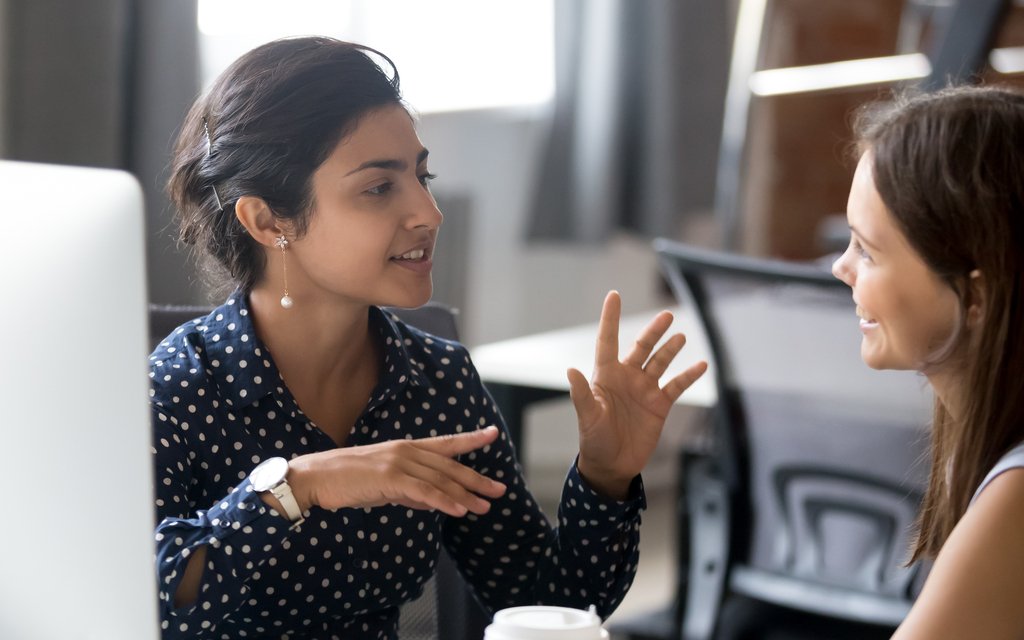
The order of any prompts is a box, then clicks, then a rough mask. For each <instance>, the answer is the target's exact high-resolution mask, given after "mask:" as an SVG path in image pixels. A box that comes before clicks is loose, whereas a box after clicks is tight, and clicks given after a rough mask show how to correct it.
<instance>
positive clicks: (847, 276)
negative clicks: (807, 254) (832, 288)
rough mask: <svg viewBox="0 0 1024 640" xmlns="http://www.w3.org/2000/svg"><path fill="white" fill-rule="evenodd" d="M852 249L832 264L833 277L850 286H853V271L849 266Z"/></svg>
mask: <svg viewBox="0 0 1024 640" xmlns="http://www.w3.org/2000/svg"><path fill="white" fill-rule="evenodd" d="M849 257H850V249H849V248H847V250H846V251H844V252H843V253H842V254H840V255H839V257H838V258H836V259H835V261H834V262H833V263H832V275H834V276H835V277H836V278H838V279H840V280H842V281H843V282H845V283H846V284H847V285H849V286H851V287H852V286H853V275H852V274H853V271H852V270H851V269H850V265H849Z"/></svg>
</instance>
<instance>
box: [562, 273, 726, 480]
mask: <svg viewBox="0 0 1024 640" xmlns="http://www.w3.org/2000/svg"><path fill="white" fill-rule="evenodd" d="M621 309H622V300H621V299H620V298H619V294H618V293H617V292H615V291H612V292H609V293H608V295H607V297H605V300H604V307H603V308H602V310H601V321H600V323H599V325H598V332H597V346H596V349H595V356H594V374H593V376H592V379H591V381H590V382H589V383H588V382H587V379H586V377H585V376H584V375H583V374H582V373H580V371H579V370H577V369H569V371H568V377H569V386H570V395H571V396H572V401H573V404H574V405H575V407H576V415H577V418H578V420H579V431H580V456H579V461H578V463H577V464H578V467H579V471H580V474H581V475H582V476H583V477H584V478H585V479H586V480H587V482H588V483H589V484H590V485H591V486H592V487H594V489H596V490H597V491H599V492H601V493H603V494H605V495H607V496H609V497H613V498H617V499H622V498H625V497H626V494H627V492H628V489H629V483H630V482H631V481H632V480H633V478H634V477H635V476H636V475H637V474H638V473H640V471H641V470H643V468H644V466H645V465H646V464H647V461H648V460H649V459H650V457H651V454H652V453H653V452H654V449H655V447H656V446H657V445H658V438H659V437H660V436H661V430H662V428H663V427H664V426H665V418H666V417H667V416H668V412H669V409H671V408H672V404H673V403H674V402H675V401H676V399H677V398H678V397H679V396H680V394H682V392H683V391H685V390H686V389H687V388H689V386H690V385H692V384H693V383H694V381H696V380H697V378H699V377H700V376H701V375H703V374H704V372H705V371H706V370H707V366H708V365H707V363H706V362H703V361H701V362H698V363H696V364H694V365H692V366H691V367H689V368H688V369H687V370H686V371H684V372H682V373H680V374H679V375H677V376H675V377H674V378H672V379H671V380H669V381H668V383H667V384H666V385H665V386H664V387H661V386H659V379H660V378H661V376H662V374H664V373H665V370H666V369H668V366H669V364H670V363H671V362H672V360H673V359H674V358H675V357H676V354H678V353H679V351H680V349H682V348H683V345H684V344H686V337H685V336H684V335H683V334H681V333H677V334H675V335H673V336H671V337H670V338H669V339H668V340H666V341H665V343H664V344H662V345H661V347H659V348H658V350H657V351H655V352H654V354H653V355H651V352H652V351H653V350H654V346H655V344H657V342H658V340H660V339H661V337H662V336H663V335H664V334H665V332H666V331H667V330H668V328H669V326H670V325H671V324H672V314H671V313H669V312H668V311H662V312H661V313H659V314H658V315H656V316H655V317H654V319H652V320H651V322H650V323H649V324H648V325H647V326H646V327H645V328H644V330H643V331H641V332H640V335H639V336H638V337H637V339H636V342H635V343H634V345H633V349H632V351H630V353H629V355H627V356H626V358H625V359H624V360H621V361H620V360H619V316H620V313H621Z"/></svg>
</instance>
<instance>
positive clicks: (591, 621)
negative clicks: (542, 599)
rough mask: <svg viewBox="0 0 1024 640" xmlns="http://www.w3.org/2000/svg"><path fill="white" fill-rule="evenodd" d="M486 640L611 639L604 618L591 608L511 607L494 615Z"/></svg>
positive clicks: (486, 631) (486, 630) (485, 632)
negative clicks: (603, 621)
mask: <svg viewBox="0 0 1024 640" xmlns="http://www.w3.org/2000/svg"><path fill="white" fill-rule="evenodd" d="M484 640H608V632H607V631H605V630H604V629H602V628H601V618H600V617H599V616H598V615H597V609H596V608H595V607H594V606H593V605H591V606H590V609H589V610H588V611H583V610H580V609H569V608H567V607H546V606H529V607H511V608H509V609H502V610H501V611H498V612H497V613H495V614H494V620H493V621H492V622H491V624H489V625H488V626H487V628H486V629H485V630H484Z"/></svg>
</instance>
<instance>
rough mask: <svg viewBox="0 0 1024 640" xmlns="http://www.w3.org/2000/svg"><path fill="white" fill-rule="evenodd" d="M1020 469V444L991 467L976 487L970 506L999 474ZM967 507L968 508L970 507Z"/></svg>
mask: <svg viewBox="0 0 1024 640" xmlns="http://www.w3.org/2000/svg"><path fill="white" fill-rule="evenodd" d="M1021 467H1024V443H1021V444H1019V445H1017V446H1016V447H1014V448H1012V449H1010V450H1009V451H1007V452H1006V454H1004V455H1003V457H1002V458H1000V459H999V462H997V463H996V465H995V466H994V467H992V470H991V471H989V472H988V475H986V476H985V479H984V480H982V481H981V484H980V485H978V489H977V491H975V492H974V497H972V498H971V504H974V501H975V500H977V499H978V496H979V495H981V492H982V491H983V490H984V489H985V487H987V486H988V483H990V482H992V481H993V480H995V478H996V476H998V475H999V474H1000V473H1002V472H1004V471H1009V470H1010V469H1019V468H1021ZM967 506H968V508H970V505H967Z"/></svg>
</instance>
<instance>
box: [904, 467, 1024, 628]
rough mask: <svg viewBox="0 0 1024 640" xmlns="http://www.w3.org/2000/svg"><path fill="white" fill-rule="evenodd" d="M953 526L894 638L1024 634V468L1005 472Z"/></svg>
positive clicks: (994, 479)
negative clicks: (1023, 599)
mask: <svg viewBox="0 0 1024 640" xmlns="http://www.w3.org/2000/svg"><path fill="white" fill-rule="evenodd" d="M984 489H985V490H984V491H983V492H982V493H981V494H980V495H979V496H978V498H977V500H976V501H975V502H974V504H972V506H971V507H970V508H968V510H967V512H966V513H965V514H964V516H963V518H961V520H960V522H958V523H957V525H956V527H955V528H954V529H953V532H952V533H951V534H950V536H949V538H948V539H947V540H946V543H945V544H944V545H943V547H942V550H941V551H940V552H939V555H938V557H937V558H936V560H935V565H934V567H933V568H932V571H931V573H930V575H929V576H928V579H927V581H926V583H925V586H924V589H923V590H922V592H921V595H920V597H919V598H918V601H917V603H916V604H915V605H914V609H913V610H912V611H911V614H910V616H908V618H907V620H906V622H905V623H904V625H903V627H901V629H900V633H898V634H897V635H896V636H894V638H898V639H900V640H904V639H908V638H957V637H985V638H1018V637H1020V636H1021V634H1024V612H1022V611H1021V609H1020V602H1019V594H1020V593H1022V592H1024V539H1022V537H1021V534H1022V532H1024V468H1021V467H1013V468H1009V469H1006V470H1004V471H1003V472H1002V473H999V474H998V475H997V476H996V477H994V478H993V479H991V480H990V481H989V482H988V484H987V486H985V488H984Z"/></svg>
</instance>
